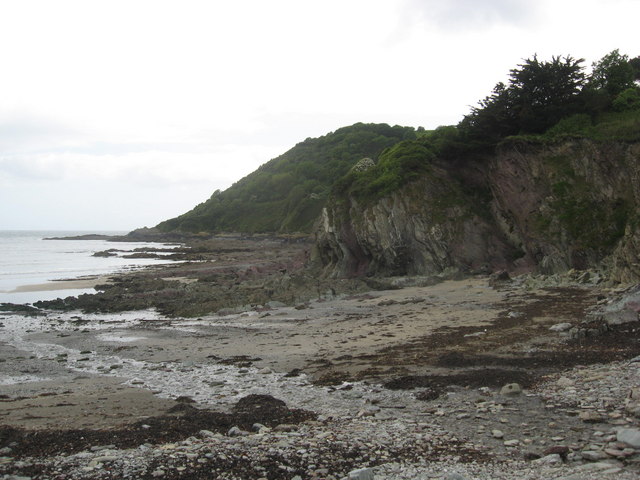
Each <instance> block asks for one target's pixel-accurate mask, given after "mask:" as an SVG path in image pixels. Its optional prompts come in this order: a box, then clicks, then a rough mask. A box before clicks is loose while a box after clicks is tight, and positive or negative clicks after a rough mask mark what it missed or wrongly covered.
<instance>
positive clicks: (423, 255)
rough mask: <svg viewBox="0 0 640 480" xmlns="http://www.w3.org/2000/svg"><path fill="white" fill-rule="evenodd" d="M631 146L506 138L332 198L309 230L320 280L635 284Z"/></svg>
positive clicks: (637, 176)
mask: <svg viewBox="0 0 640 480" xmlns="http://www.w3.org/2000/svg"><path fill="white" fill-rule="evenodd" d="M639 208H640V145H639V144H624V143H608V144H604V143H595V142H591V141H588V140H570V141H565V142H560V143H555V144H552V145H544V144H540V143H535V144H532V143H526V142H522V141H519V142H516V141H513V142H510V143H508V144H505V145H503V146H502V147H501V148H500V149H499V150H498V151H497V153H496V154H495V155H494V156H492V157H491V158H484V159H476V160H473V161H467V162H458V163H457V164H455V165H454V164H448V165H444V164H440V165H432V166H431V167H430V168H429V170H428V173H426V174H423V175H422V176H421V177H420V178H419V179H418V180H416V181H413V182H412V183H410V184H409V185H406V186H405V187H403V188H402V189H400V190H398V191H396V192H394V193H392V194H391V195H388V196H386V197H384V198H381V199H378V200H376V201H374V202H372V201H369V202H365V201H362V200H361V199H358V198H354V197H353V196H352V195H349V194H346V195H343V196H342V197H335V198H333V199H332V200H331V201H330V202H329V203H328V204H327V206H326V208H325V209H324V210H323V212H322V216H321V218H320V221H319V222H318V228H317V231H316V246H317V255H318V259H319V260H320V261H321V262H322V265H323V266H324V268H325V272H326V273H327V274H328V275H331V276H345V275H346V276H357V275H366V274H392V275H393V274H438V273H441V272H444V271H447V270H455V271H467V272H468V271H471V272H473V271H486V272H489V271H495V270H500V269H507V270H511V271H530V270H537V271H540V272H542V273H559V272H562V271H566V270H568V269H570V268H576V269H587V268H592V267H600V268H606V270H607V271H608V273H609V275H610V276H611V277H612V278H614V279H616V280H619V281H626V282H629V281H635V280H638V279H640V262H639V261H638V254H639V253H640V229H638V220H639V214H638V212H639V211H640V209H639Z"/></svg>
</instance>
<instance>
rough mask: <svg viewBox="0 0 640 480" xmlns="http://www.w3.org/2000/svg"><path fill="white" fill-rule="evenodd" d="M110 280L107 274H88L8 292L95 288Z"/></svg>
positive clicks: (20, 287)
mask: <svg viewBox="0 0 640 480" xmlns="http://www.w3.org/2000/svg"><path fill="white" fill-rule="evenodd" d="M109 282H110V277H109V276H106V275H95V276H93V275H92V276H87V277H82V278H74V279H65V280H52V281H49V282H45V283H34V284H29V285H20V286H18V287H16V288H14V289H12V290H9V291H8V292H6V293H22V292H54V291H57V290H75V289H82V288H95V287H96V285H104V284H106V283H109Z"/></svg>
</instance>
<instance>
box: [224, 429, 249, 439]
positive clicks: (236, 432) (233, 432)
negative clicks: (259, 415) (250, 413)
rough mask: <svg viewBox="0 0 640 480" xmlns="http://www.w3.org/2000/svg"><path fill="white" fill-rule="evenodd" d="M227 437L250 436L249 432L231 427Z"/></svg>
mask: <svg viewBox="0 0 640 480" xmlns="http://www.w3.org/2000/svg"><path fill="white" fill-rule="evenodd" d="M227 435H228V436H230V437H244V436H245V435H249V432H245V431H244V430H240V429H239V428H238V427H231V428H230V429H229V431H228V432H227Z"/></svg>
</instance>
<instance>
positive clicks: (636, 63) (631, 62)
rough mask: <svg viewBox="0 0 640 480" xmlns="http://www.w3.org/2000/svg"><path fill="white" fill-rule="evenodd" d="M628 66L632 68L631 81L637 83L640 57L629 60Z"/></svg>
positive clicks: (639, 71) (639, 79) (639, 78)
mask: <svg viewBox="0 0 640 480" xmlns="http://www.w3.org/2000/svg"><path fill="white" fill-rule="evenodd" d="M629 65H631V68H633V79H634V80H635V81H636V82H637V81H640V57H636V58H632V59H631V60H629Z"/></svg>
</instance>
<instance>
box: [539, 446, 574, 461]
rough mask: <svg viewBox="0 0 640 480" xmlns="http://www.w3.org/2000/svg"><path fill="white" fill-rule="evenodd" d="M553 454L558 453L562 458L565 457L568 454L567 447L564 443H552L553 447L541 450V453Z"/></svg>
mask: <svg viewBox="0 0 640 480" xmlns="http://www.w3.org/2000/svg"><path fill="white" fill-rule="evenodd" d="M553 454H557V455H560V456H561V457H562V458H563V459H566V458H567V455H568V454H569V447H567V446H566V445H554V446H553V447H549V448H547V449H546V450H545V451H544V452H543V455H553Z"/></svg>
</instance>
